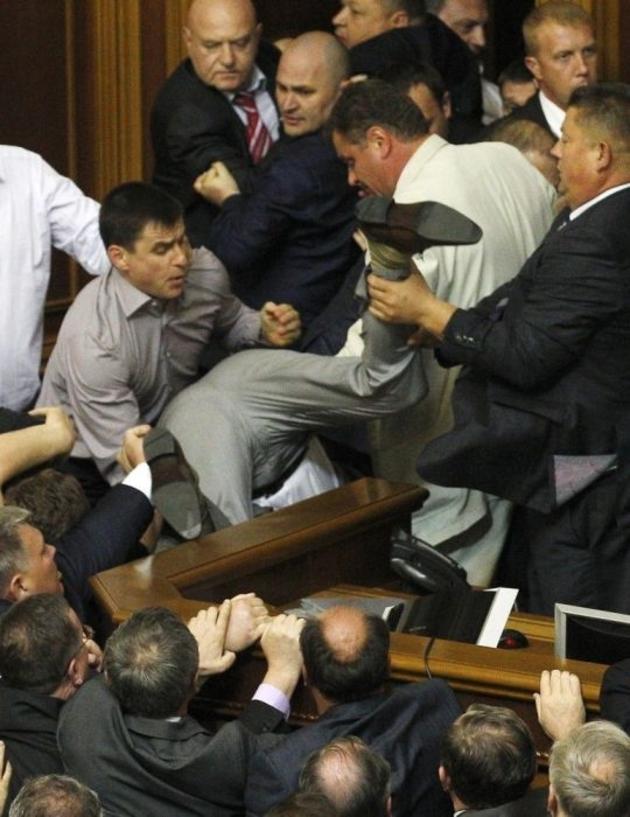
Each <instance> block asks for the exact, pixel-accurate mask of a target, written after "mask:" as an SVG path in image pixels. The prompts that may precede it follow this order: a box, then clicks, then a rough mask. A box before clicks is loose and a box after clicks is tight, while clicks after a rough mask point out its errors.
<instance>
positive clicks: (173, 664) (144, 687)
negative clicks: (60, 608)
mask: <svg viewBox="0 0 630 817" xmlns="http://www.w3.org/2000/svg"><path fill="white" fill-rule="evenodd" d="M233 604H234V602H229V601H227V602H224V603H223V604H222V605H221V607H219V608H209V609H208V610H203V611H201V612H200V613H199V614H198V615H197V616H195V618H193V619H191V621H190V622H189V624H188V626H186V625H185V624H184V623H183V622H182V621H180V619H179V618H178V617H177V616H176V615H175V614H174V613H171V612H170V611H168V610H165V609H163V608H147V609H144V610H140V611H137V612H136V613H134V614H133V615H132V616H131V617H130V618H129V619H127V621H125V622H124V623H123V624H122V625H121V626H120V627H119V628H118V630H116V631H115V632H114V633H113V634H112V636H111V637H110V639H109V640H108V642H107V644H106V646H105V657H104V673H105V678H104V680H103V679H101V678H97V679H93V680H92V681H90V682H88V683H87V684H85V685H84V687H83V689H82V690H81V694H80V695H77V696H75V698H74V704H73V705H72V706H68V707H67V708H66V710H65V711H64V713H63V715H62V719H61V722H60V725H59V733H58V740H59V747H60V751H61V755H62V758H63V762H64V766H65V768H66V769H67V770H68V772H69V773H71V774H76V776H77V777H78V778H80V779H81V780H83V781H84V782H85V783H87V785H89V786H90V787H91V788H93V789H94V790H95V791H96V792H97V793H98V795H99V796H100V798H101V800H102V802H103V807H104V808H105V810H106V811H107V812H112V813H115V814H151V815H154V816H155V817H171V815H172V814H173V813H177V814H180V815H197V817H202V816H203V815H207V814H208V813H212V814H215V815H217V817H220V815H228V814H234V813H237V812H240V811H242V808H243V789H244V785H245V775H246V771H247V767H248V761H249V757H250V756H251V754H252V753H253V752H254V751H255V750H256V749H257V748H259V747H260V748H262V747H265V746H270V745H272V744H273V743H274V742H275V741H276V740H277V737H276V736H274V735H269V734H267V735H264V734H263V733H267V732H269V731H270V730H273V729H274V728H275V727H276V726H278V725H280V724H281V723H282V721H283V716H284V715H288V710H289V698H290V696H291V694H292V693H293V690H294V688H295V685H296V683H297V681H298V679H299V675H300V666H301V656H300V651H299V640H298V638H299V632H300V629H301V624H302V623H301V622H300V621H298V620H297V619H295V618H294V617H293V616H279V617H277V618H276V619H274V620H273V621H272V622H271V623H269V624H267V625H265V629H264V632H263V635H262V640H261V646H262V649H263V652H264V653H265V655H266V657H267V663H268V669H267V673H266V675H265V678H264V680H263V683H262V684H261V686H260V687H259V688H258V690H257V691H256V693H255V695H254V699H253V700H252V701H251V702H250V703H249V705H248V706H247V708H246V709H245V711H244V712H243V714H242V715H241V717H240V718H239V719H238V720H236V721H232V722H230V723H228V724H226V725H224V726H222V727H221V729H219V731H218V732H217V733H216V734H214V735H213V734H211V733H210V732H208V731H207V730H206V729H204V728H203V727H202V726H201V725H200V724H199V723H197V721H195V720H194V719H193V718H191V717H190V716H189V715H188V714H187V709H188V703H189V701H190V699H191V698H192V696H193V695H194V693H195V691H196V689H197V688H198V686H199V685H200V684H201V683H202V682H203V681H204V680H206V679H207V678H208V677H209V676H211V675H217V674H219V673H222V672H224V671H225V670H227V669H228V668H229V667H230V666H231V665H232V664H233V663H234V660H235V657H236V656H235V652H234V650H235V649H239V650H240V649H244V648H246V647H248V646H250V645H251V643H253V641H254V640H256V639H257V638H258V636H259V635H260V633H261V631H262V627H260V626H257V627H256V628H255V629H253V630H250V629H247V631H246V632H245V633H240V634H239V633H238V632H237V633H232V635H230V629H228V624H229V622H230V610H231V606H232V605H233ZM248 628H249V625H248ZM240 629H242V627H241V628H240ZM226 638H230V639H231V640H228V641H226Z"/></svg>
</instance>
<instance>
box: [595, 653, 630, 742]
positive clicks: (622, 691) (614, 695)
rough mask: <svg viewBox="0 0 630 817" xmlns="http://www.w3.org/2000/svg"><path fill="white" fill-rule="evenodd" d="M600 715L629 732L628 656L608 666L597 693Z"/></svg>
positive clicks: (629, 684)
mask: <svg viewBox="0 0 630 817" xmlns="http://www.w3.org/2000/svg"><path fill="white" fill-rule="evenodd" d="M599 705H600V709H601V716H602V718H605V719H606V720H607V721H613V722H614V723H617V724H619V726H621V728H622V729H625V731H626V732H627V733H628V734H630V658H626V659H625V661H620V662H619V663H618V664H613V665H612V667H608V669H607V670H606V674H605V675H604V680H603V681H602V688H601V692H600V694H599Z"/></svg>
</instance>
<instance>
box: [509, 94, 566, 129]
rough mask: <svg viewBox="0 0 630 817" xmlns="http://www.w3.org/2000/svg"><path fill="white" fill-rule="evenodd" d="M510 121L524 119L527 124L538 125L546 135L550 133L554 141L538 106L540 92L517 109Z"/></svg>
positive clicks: (547, 123) (540, 107)
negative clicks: (533, 123)
mask: <svg viewBox="0 0 630 817" xmlns="http://www.w3.org/2000/svg"><path fill="white" fill-rule="evenodd" d="M510 119H526V120H527V121H528V122H535V123H536V124H537V125H540V127H541V128H544V129H545V130H546V131H547V133H550V134H551V135H552V136H553V138H554V139H555V138H556V135H555V134H554V133H553V131H552V130H551V128H550V127H549V122H547V118H546V117H545V114H544V113H543V109H542V105H541V104H540V92H539V93H537V94H534V96H533V97H531V99H529V100H528V101H527V102H526V103H525V105H523V106H522V107H521V108H517V109H516V110H515V111H513V112H512V113H511V114H510Z"/></svg>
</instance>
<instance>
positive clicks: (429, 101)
mask: <svg viewBox="0 0 630 817" xmlns="http://www.w3.org/2000/svg"><path fill="white" fill-rule="evenodd" d="M380 79H383V80H385V82H389V83H391V84H392V85H393V86H394V88H396V89H397V90H398V91H401V92H402V93H403V94H407V96H408V97H409V98H410V99H411V100H412V101H413V102H414V103H415V104H416V105H417V106H418V108H420V110H421V111H422V115H423V116H424V118H425V120H426V123H427V133H437V135H438V136H441V137H442V138H443V139H448V135H449V120H450V119H451V116H452V113H453V112H452V106H451V97H450V94H449V92H448V91H447V90H446V86H445V84H444V80H443V79H442V77H441V76H440V74H439V73H438V71H436V69H435V68H433V66H431V65H429V64H425V65H418V66H411V67H409V68H407V69H405V70H399V69H398V68H396V69H394V70H390V71H384V72H382V73H381V74H380Z"/></svg>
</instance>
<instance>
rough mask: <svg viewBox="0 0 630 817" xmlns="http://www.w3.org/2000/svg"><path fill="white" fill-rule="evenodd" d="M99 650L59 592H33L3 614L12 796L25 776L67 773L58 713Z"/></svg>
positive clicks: (2, 717) (3, 732)
mask: <svg viewBox="0 0 630 817" xmlns="http://www.w3.org/2000/svg"><path fill="white" fill-rule="evenodd" d="M90 645H91V646H90ZM95 650H98V648H96V645H94V644H93V642H89V643H88V640H87V638H86V637H85V635H84V633H83V630H82V628H81V623H80V622H79V619H78V618H77V615H76V613H75V612H74V611H73V610H72V609H71V608H70V607H69V606H68V603H67V602H66V601H65V599H64V598H63V596H61V595H50V594H48V593H43V594H40V595H36V596H32V597H31V598H27V599H25V600H24V601H21V602H20V603H19V604H14V605H13V607H11V609H10V610H8V611H7V612H6V613H4V614H3V615H2V616H1V617H0V675H1V676H2V681H1V682H0V691H1V696H2V707H0V739H2V740H3V741H4V742H5V744H6V750H7V757H8V759H9V761H10V762H11V765H12V767H13V776H12V779H11V785H10V789H9V795H10V798H13V797H15V795H16V794H17V792H18V791H19V790H20V787H21V786H22V784H23V783H24V781H25V780H26V779H27V778H29V777H32V776H33V775H39V774H48V773H53V772H62V771H63V765H62V763H61V758H60V756H59V751H58V749H57V722H58V719H59V713H60V711H61V707H62V705H63V703H64V702H65V701H67V700H68V699H69V698H71V697H72V695H74V693H75V692H76V691H77V689H78V688H79V687H80V686H81V685H82V684H83V682H84V681H85V679H86V677H87V675H88V671H89V666H90V660H91V658H90V656H91V655H92V656H93V658H94V659H95V660H96V661H99V660H100V651H98V652H95Z"/></svg>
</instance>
